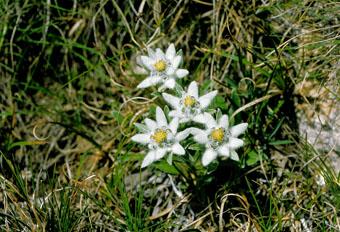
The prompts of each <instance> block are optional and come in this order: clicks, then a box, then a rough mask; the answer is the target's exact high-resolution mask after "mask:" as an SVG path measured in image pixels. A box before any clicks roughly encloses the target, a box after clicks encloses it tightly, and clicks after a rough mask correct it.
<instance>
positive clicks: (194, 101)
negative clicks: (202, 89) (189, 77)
mask: <svg viewBox="0 0 340 232" xmlns="http://www.w3.org/2000/svg"><path fill="white" fill-rule="evenodd" d="M216 94H217V90H215V91H212V92H209V93H207V94H205V95H203V96H201V97H199V96H198V87H197V82H195V81H193V82H191V83H190V85H189V87H188V91H187V92H183V93H182V96H181V97H180V98H178V97H175V96H173V95H170V94H167V93H163V98H164V100H165V101H166V102H167V103H169V105H170V106H171V107H172V108H173V109H174V110H172V111H170V113H169V115H170V116H171V117H177V118H179V122H180V123H184V122H188V121H190V120H194V121H196V119H195V118H196V117H198V116H200V115H202V113H203V112H204V110H205V109H206V108H207V107H208V106H209V104H210V103H211V101H212V99H213V98H214V97H215V96H216Z"/></svg>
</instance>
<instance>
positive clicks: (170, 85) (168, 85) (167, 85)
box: [163, 78, 176, 89]
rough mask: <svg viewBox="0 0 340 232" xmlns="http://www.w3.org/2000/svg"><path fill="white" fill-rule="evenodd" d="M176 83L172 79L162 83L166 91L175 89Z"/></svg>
mask: <svg viewBox="0 0 340 232" xmlns="http://www.w3.org/2000/svg"><path fill="white" fill-rule="evenodd" d="M175 85H176V81H175V80H174V79H172V78H171V79H168V80H166V81H165V82H164V84H163V86H164V87H165V88H168V89H173V88H175Z"/></svg>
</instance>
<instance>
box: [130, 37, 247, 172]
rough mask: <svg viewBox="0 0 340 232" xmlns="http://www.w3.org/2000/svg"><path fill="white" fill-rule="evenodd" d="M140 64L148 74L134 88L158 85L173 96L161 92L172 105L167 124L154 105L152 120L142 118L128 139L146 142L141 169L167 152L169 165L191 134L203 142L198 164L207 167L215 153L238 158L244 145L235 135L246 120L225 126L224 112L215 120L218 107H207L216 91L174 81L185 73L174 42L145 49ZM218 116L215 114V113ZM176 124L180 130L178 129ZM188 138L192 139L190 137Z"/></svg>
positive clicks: (226, 118)
mask: <svg viewBox="0 0 340 232" xmlns="http://www.w3.org/2000/svg"><path fill="white" fill-rule="evenodd" d="M141 61H142V63H143V66H144V67H145V68H146V69H147V70H148V71H149V76H148V77H147V78H146V79H145V80H143V81H142V82H141V83H140V84H139V85H138V86H137V88H146V87H149V86H153V85H159V84H160V85H161V86H160V88H159V91H160V90H163V89H175V87H176V85H177V86H178V88H176V89H180V91H173V92H174V93H175V95H173V94H169V93H162V96H163V99H164V101H165V102H166V103H167V104H169V106H170V107H171V108H172V110H170V112H169V113H168V116H169V117H170V118H171V121H170V122H169V123H168V121H167V117H166V115H165V113H164V111H163V110H162V109H161V108H160V107H159V106H158V107H157V108H156V121H154V120H152V119H149V118H146V119H145V120H144V122H145V125H142V124H136V125H137V126H138V128H139V129H140V134H136V135H134V136H133V137H132V138H131V139H132V141H134V142H137V143H140V144H143V145H146V146H147V147H148V152H147V154H146V156H145V158H144V160H143V162H142V168H144V167H146V166H148V165H150V164H151V163H153V162H156V161H158V160H160V159H162V158H163V157H164V156H165V155H166V154H169V158H168V162H169V164H171V161H172V155H173V154H175V155H181V156H183V155H185V154H186V153H187V152H186V149H185V148H184V147H186V146H184V145H183V144H186V145H187V144H188V142H187V140H190V136H189V135H192V137H193V140H194V141H195V142H196V143H197V144H198V145H204V146H205V150H204V153H203V154H202V155H201V156H202V157H201V160H202V165H203V166H208V165H209V164H210V163H211V162H212V161H213V160H215V159H216V158H217V157H218V156H222V157H227V158H231V159H232V160H235V161H239V156H238V154H237V153H236V151H235V150H236V149H238V148H240V147H242V146H243V145H244V142H243V140H241V139H239V138H237V137H238V136H239V135H241V134H242V133H244V132H245V130H246V129H247V126H248V124H247V123H241V124H239V125H236V126H232V127H229V119H228V116H227V115H221V116H219V117H218V118H217V119H215V117H214V116H213V114H212V113H214V112H217V111H218V112H220V109H208V107H209V106H210V104H211V102H212V101H213V99H214V98H215V97H216V95H217V90H214V91H211V92H208V93H203V94H201V95H199V88H198V84H197V82H195V81H192V82H191V83H190V84H189V86H188V87H187V90H186V91H184V90H183V89H185V87H184V88H183V86H181V85H180V84H179V83H177V82H176V80H177V79H180V78H183V77H185V76H187V75H188V74H189V72H188V70H186V69H179V68H178V67H179V64H180V63H181V61H182V56H181V55H179V54H178V53H177V54H176V50H175V46H174V44H170V46H169V47H168V49H167V51H166V52H165V53H164V52H163V51H162V50H161V49H160V48H157V49H156V50H155V51H154V50H152V49H151V48H148V56H141ZM216 115H217V116H218V114H216ZM179 126H181V127H180V128H182V131H178V128H179ZM191 140H192V139H191Z"/></svg>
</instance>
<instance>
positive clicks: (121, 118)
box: [112, 110, 124, 124]
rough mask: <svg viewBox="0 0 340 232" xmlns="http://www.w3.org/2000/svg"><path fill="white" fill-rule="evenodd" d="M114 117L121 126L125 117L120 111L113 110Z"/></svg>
mask: <svg viewBox="0 0 340 232" xmlns="http://www.w3.org/2000/svg"><path fill="white" fill-rule="evenodd" d="M112 116H113V118H114V119H115V120H116V121H117V122H118V124H121V123H122V122H123V120H124V117H123V116H122V115H121V113H120V112H119V111H116V110H113V111H112Z"/></svg>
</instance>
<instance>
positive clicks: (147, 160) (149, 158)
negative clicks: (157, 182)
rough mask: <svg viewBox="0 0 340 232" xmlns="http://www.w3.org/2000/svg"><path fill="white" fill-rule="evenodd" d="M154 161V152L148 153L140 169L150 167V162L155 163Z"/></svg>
mask: <svg viewBox="0 0 340 232" xmlns="http://www.w3.org/2000/svg"><path fill="white" fill-rule="evenodd" d="M155 159H156V153H155V151H149V152H148V154H147V155H146V156H145V158H144V160H143V162H142V168H145V167H146V166H148V165H150V164H151V163H152V162H154V161H155Z"/></svg>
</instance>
